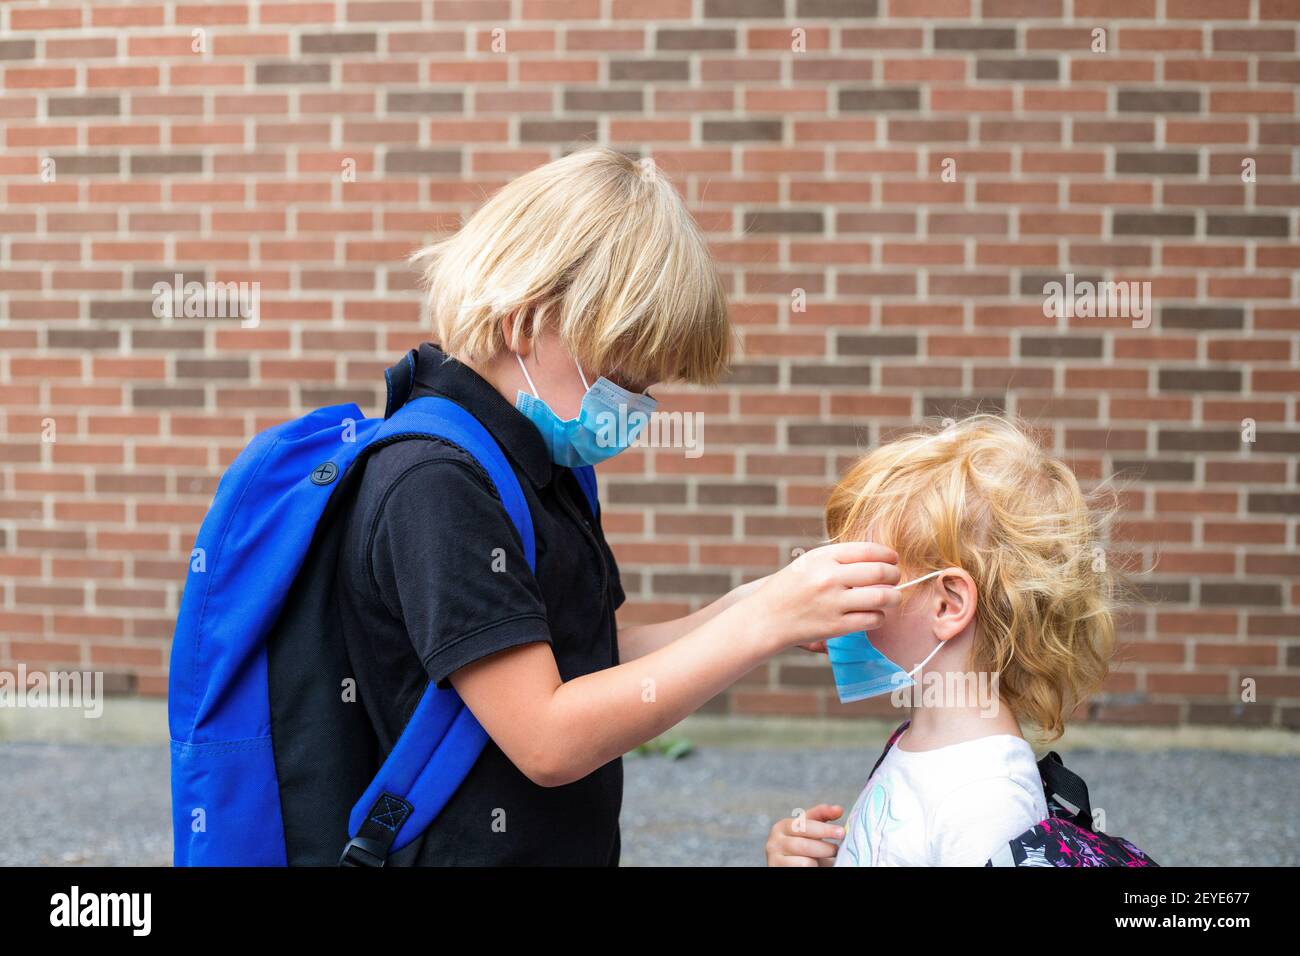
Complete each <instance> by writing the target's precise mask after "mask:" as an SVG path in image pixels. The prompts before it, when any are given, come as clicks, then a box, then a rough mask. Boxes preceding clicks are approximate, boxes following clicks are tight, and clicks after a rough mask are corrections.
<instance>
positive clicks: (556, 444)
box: [515, 353, 659, 468]
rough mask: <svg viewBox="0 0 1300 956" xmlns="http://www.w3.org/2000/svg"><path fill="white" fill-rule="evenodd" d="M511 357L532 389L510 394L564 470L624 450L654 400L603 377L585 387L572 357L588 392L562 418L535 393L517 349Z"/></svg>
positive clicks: (592, 463) (646, 419) (593, 461)
mask: <svg viewBox="0 0 1300 956" xmlns="http://www.w3.org/2000/svg"><path fill="white" fill-rule="evenodd" d="M515 359H516V360H517V361H518V362H519V368H520V369H521V370H522V371H523V373H524V378H525V379H527V381H528V387H529V388H530V389H532V392H533V394H531V395H529V394H528V393H527V392H520V393H519V394H518V395H517V396H516V398H515V408H517V409H519V411H521V412H522V413H523V415H524V417H525V418H527V419H528V420H529V421H530V422H532V423H533V424H534V425H535V426H536V427H537V430H538V431H539V432H541V433H542V441H544V442H545V443H546V450H547V451H549V452H550V453H551V461H553V462H555V463H556V464H557V465H563V466H564V467H566V468H578V467H580V466H582V465H598V464H600V463H601V462H602V461H606V460H608V459H610V458H613V457H614V456H615V455H617V454H618V453H619V452H621V451H624V450H625V449H626V448H627V447H628V446H629V445H631V444H632V442H633V441H634V440H635V439H636V436H637V434H638V433H640V431H641V429H642V428H644V427H645V425H646V423H647V422H648V421H649V420H650V415H651V413H653V412H654V410H655V407H656V406H657V405H658V404H659V403H658V402H657V401H655V399H653V398H651V397H650V396H649V395H642V394H638V393H636V392H629V391H628V390H627V389H625V388H620V387H619V386H618V385H615V384H614V383H613V382H611V381H610V380H609V379H607V378H605V377H604V376H603V375H602V376H601V377H600V378H598V379H596V382H595V384H594V385H590V386H589V385H587V376H585V375H583V374H582V366H581V365H578V362H577V360H576V359H575V360H574V363H573V364H574V365H575V366H577V369H578V377H579V378H580V379H582V385H583V387H584V388H586V389H587V393H586V394H585V395H583V396H582V406H581V408H580V409H579V410H578V417H577V418H570V419H568V420H567V421H565V420H561V418H560V417H559V416H558V415H556V414H555V412H553V411H551V409H550V406H548V405H547V404H546V403H545V402H544V401H542V397H541V396H540V395H538V394H537V386H536V385H534V384H533V378H532V376H531V375H529V374H528V369H527V367H526V366H525V365H524V360H523V359H522V358H521V357H520V356H519V354H518V353H515Z"/></svg>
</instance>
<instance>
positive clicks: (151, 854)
mask: <svg viewBox="0 0 1300 956" xmlns="http://www.w3.org/2000/svg"><path fill="white" fill-rule="evenodd" d="M876 755H877V754H876V751H875V749H874V747H873V748H871V749H869V750H868V749H861V748H849V747H831V748H825V749H814V750H801V749H795V748H788V747H766V748H759V747H754V746H743V747H739V746H737V747H731V746H725V747H724V746H710V747H701V748H699V749H697V750H696V751H695V752H694V753H692V754H691V755H690V756H688V757H685V758H683V759H681V760H677V761H670V760H667V759H666V758H663V757H659V756H647V757H632V758H628V759H627V760H626V761H625V766H626V777H627V788H626V796H625V800H624V804H623V818H622V819H623V863H624V865H625V866H656V865H660V866H662V865H682V866H754V865H759V864H761V863H762V860H763V840H764V838H765V836H766V834H767V830H768V828H769V827H770V826H771V824H772V822H773V820H775V819H776V818H777V817H780V816H784V815H787V814H789V813H790V812H791V811H792V810H793V809H794V807H796V806H808V805H811V804H813V803H817V802H820V801H823V800H825V801H826V802H830V803H836V802H838V803H841V804H843V805H845V806H849V805H851V804H852V802H853V799H854V797H856V795H857V793H858V790H859V788H860V787H861V785H862V782H863V777H864V776H865V774H866V773H867V771H868V770H870V768H871V763H872V761H873V760H874V759H875V757H876ZM1066 763H1067V764H1068V765H1069V766H1071V767H1072V768H1074V769H1076V770H1078V771H1079V772H1080V773H1081V774H1082V775H1083V776H1084V777H1085V778H1086V779H1087V780H1088V783H1089V786H1090V787H1091V790H1092V794H1093V800H1094V802H1095V803H1096V804H1097V805H1099V806H1101V807H1103V808H1104V809H1105V810H1106V812H1107V829H1108V830H1109V831H1111V832H1112V833H1117V834H1119V835H1121V836H1124V837H1127V838H1128V839H1130V840H1132V841H1133V842H1135V843H1137V844H1138V845H1139V846H1141V847H1142V848H1144V849H1145V850H1147V851H1148V852H1149V853H1150V854H1151V855H1152V856H1153V857H1154V858H1155V860H1156V861H1157V862H1159V863H1163V864H1166V865H1176V864H1181V865H1195V866H1252V865H1253V866H1260V865H1284V866H1295V865H1297V864H1300V851H1298V850H1297V846H1298V845H1300V815H1297V814H1296V812H1295V809H1294V808H1295V795H1296V790H1297V786H1298V785H1300V758H1295V757H1273V756H1256V755H1249V754H1230V753H1218V752H1211V751H1172V752H1161V753H1150V752H1148V753H1133V752H1118V751H1086V750H1077V751H1072V752H1070V753H1068V754H1066ZM170 858H171V834H170V829H169V823H168V795H167V750H166V748H165V747H161V746H121V745H119V746H113V745H102V744H94V745H91V744H37V743H3V744H0V865H3V866H13V865H21V864H26V865H32V864H36V865H73V866H75V865H107V866H121V865H149V864H166V863H168V862H169V861H170Z"/></svg>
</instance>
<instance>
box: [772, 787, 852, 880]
mask: <svg viewBox="0 0 1300 956" xmlns="http://www.w3.org/2000/svg"><path fill="white" fill-rule="evenodd" d="M843 813H844V808H843V807H841V806H839V805H838V804H835V805H828V804H825V803H819V804H818V805H817V806H815V807H813V808H812V809H811V810H809V811H808V812H807V813H806V814H804V816H803V817H786V818H785V819H784V820H778V821H776V823H774V824H772V829H771V831H770V832H769V833H768V835H767V847H766V850H767V865H768V866H834V865H835V854H836V853H838V852H839V847H837V846H836V845H835V844H833V843H827V842H826V841H827V840H842V839H844V828H843V827H841V826H838V825H837V824H835V823H834V822H833V821H835V820H838V819H839V818H840V816H841V815H842V814H843Z"/></svg>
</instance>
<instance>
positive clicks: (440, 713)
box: [339, 396, 537, 866]
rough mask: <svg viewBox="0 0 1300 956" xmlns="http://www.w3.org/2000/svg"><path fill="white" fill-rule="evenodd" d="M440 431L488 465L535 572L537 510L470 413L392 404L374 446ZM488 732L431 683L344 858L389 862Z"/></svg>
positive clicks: (422, 402)
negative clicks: (394, 407)
mask: <svg viewBox="0 0 1300 956" xmlns="http://www.w3.org/2000/svg"><path fill="white" fill-rule="evenodd" d="M413 435H424V436H430V437H434V438H441V439H444V440H446V441H449V442H451V443H452V444H454V445H456V446H458V447H459V448H461V449H462V450H464V451H465V452H467V453H468V454H470V455H471V456H472V457H473V458H474V459H475V460H477V461H478V463H479V464H480V465H482V466H483V469H484V471H486V472H487V475H488V477H489V478H490V479H491V481H492V484H493V486H494V487H495V489H496V492H497V495H498V496H499V497H500V498H501V503H502V504H503V505H504V506H505V509H506V513H507V514H508V515H509V516H510V520H511V521H512V522H513V523H514V525H515V528H516V530H517V531H518V532H519V537H520V540H521V541H522V543H523V548H524V556H525V557H526V558H527V560H528V566H529V568H532V569H533V570H534V571H536V561H537V550H536V541H535V539H534V535H533V521H532V516H531V514H530V513H529V511H528V501H527V499H525V498H524V493H523V489H522V488H521V487H520V485H519V479H518V478H516V477H515V473H514V470H513V469H512V468H511V467H510V463H509V462H508V461H507V460H506V457H505V454H504V453H503V452H502V451H501V448H500V446H499V445H498V444H497V443H496V440H495V439H494V438H493V437H492V436H491V434H490V433H489V432H488V430H487V429H486V428H484V427H483V425H482V424H481V423H480V422H479V421H478V419H476V418H475V417H474V416H473V415H471V414H470V413H469V412H467V411H465V409H463V408H461V407H460V406H459V405H457V404H455V403H454V402H452V401H450V400H448V399H445V398H438V397H433V396H428V397H424V398H417V399H415V400H413V401H411V402H408V403H406V404H404V405H402V406H401V407H400V408H399V409H397V410H396V411H393V412H392V414H391V417H390V418H389V419H388V420H387V421H385V422H384V424H383V426H382V427H381V428H380V429H379V432H378V433H377V434H376V435H375V437H374V439H373V441H372V443H371V444H372V446H376V445H377V444H378V443H381V442H387V441H395V440H398V439H400V438H402V437H411V436H413ZM487 739H488V737H487V732H486V731H485V730H483V728H482V726H481V725H480V724H479V722H478V720H477V719H475V717H474V715H473V714H472V713H471V712H470V710H469V708H468V707H466V706H465V703H464V702H463V701H462V700H461V699H460V695H458V694H457V693H456V692H455V690H452V689H447V690H440V689H438V688H437V687H436V686H435V685H434V684H432V683H430V684H429V686H428V687H427V688H426V689H425V692H424V696H423V697H421V698H420V702H419V704H417V705H416V708H415V712H414V713H413V714H412V715H411V718H410V720H408V721H407V723H406V727H405V728H403V730H402V734H401V736H400V737H398V739H397V742H396V743H395V744H394V745H393V749H392V751H391V752H390V753H389V754H388V757H387V759H386V760H385V761H384V764H383V766H382V767H380V768H379V772H378V773H377V774H376V775H375V777H374V779H373V780H372V781H371V782H370V785H369V786H368V787H367V788H366V791H365V793H363V794H362V795H361V798H360V799H359V800H358V801H357V802H356V804H355V805H354V806H353V808H352V813H351V816H350V818H349V822H348V833H349V835H350V836H351V837H352V839H351V840H350V841H349V842H348V844H347V846H346V847H344V849H343V856H342V858H341V859H340V860H339V863H340V865H348V866H382V865H383V864H384V862H385V860H386V859H387V858H388V856H389V854H391V853H394V852H396V851H397V850H400V849H402V847H404V846H406V845H407V844H409V843H411V842H412V841H413V840H415V839H416V838H417V837H418V836H419V835H420V834H421V833H423V832H424V830H425V829H426V828H427V827H428V826H429V824H430V823H432V822H433V819H434V818H435V817H436V816H437V815H438V814H439V813H440V812H441V811H442V808H443V806H445V805H446V803H447V801H448V800H449V799H450V798H451V796H452V794H453V793H455V791H456V789H457V788H458V787H459V786H460V784H461V782H462V781H463V780H464V779H465V777H466V776H467V775H468V774H469V772H470V769H471V768H472V767H473V766H474V762H475V761H476V760H478V757H479V754H480V753H482V751H483V747H484V745H485V744H486V743H487Z"/></svg>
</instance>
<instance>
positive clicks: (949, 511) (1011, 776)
mask: <svg viewBox="0 0 1300 956" xmlns="http://www.w3.org/2000/svg"><path fill="white" fill-rule="evenodd" d="M1099 515H1100V513H1099V512H1094V511H1092V510H1090V508H1089V506H1088V502H1087V501H1086V500H1085V498H1084V496H1083V494H1082V493H1081V492H1080V490H1079V484H1078V482H1077V481H1076V480H1075V477H1074V475H1073V474H1072V473H1071V472H1070V470H1069V468H1067V467H1066V466H1065V465H1064V464H1062V463H1061V462H1060V461H1057V460H1055V459H1053V458H1051V457H1049V456H1048V455H1046V454H1045V453H1044V452H1043V451H1042V449H1040V448H1039V447H1038V446H1037V445H1036V444H1035V443H1034V441H1033V440H1032V439H1031V438H1030V437H1029V436H1028V435H1027V434H1025V432H1024V431H1023V430H1021V429H1020V428H1018V427H1017V426H1015V425H1013V424H1012V423H1010V422H1007V421H1005V420H1002V419H999V418H995V417H992V416H976V417H973V418H970V419H967V420H965V421H962V422H959V423H957V424H955V425H951V426H950V427H948V428H947V429H945V430H943V431H940V432H937V433H935V432H930V433H925V434H918V435H911V436H909V437H906V438H902V439H899V440H897V441H893V442H890V443H889V444H886V445H884V446H882V447H880V448H878V449H876V450H875V451H873V452H871V453H870V454H869V455H867V456H866V457H865V458H863V459H862V461H860V462H859V463H858V464H857V465H856V466H855V467H854V468H853V469H852V470H851V471H850V472H849V473H848V474H847V475H846V476H845V477H844V479H843V480H842V481H841V482H840V483H839V485H838V486H837V487H836V488H835V490H834V492H833V493H832V495H831V499H830V502H829V504H828V505H827V509H826V523H827V527H828V529H829V531H830V534H831V538H832V540H838V541H865V540H871V541H878V542H882V543H887V544H889V545H890V546H891V547H893V548H894V549H895V551H896V552H897V554H898V556H899V567H900V568H901V569H902V571H903V576H904V579H905V581H906V582H907V583H904V584H900V585H899V586H898V587H897V588H895V589H894V590H895V592H896V593H897V591H898V590H899V589H901V588H908V589H909V590H908V591H907V596H906V597H905V598H904V599H903V603H902V604H901V605H898V606H896V607H894V608H893V609H891V610H889V611H887V612H886V613H885V615H884V617H885V621H884V624H883V625H882V626H881V627H879V628H877V629H876V630H874V631H871V632H870V634H869V637H868V636H867V635H859V636H857V637H856V639H852V640H849V641H846V642H844V643H843V644H841V642H838V641H832V642H830V648H829V652H830V654H831V660H832V664H833V666H835V667H836V670H837V674H836V681H837V683H838V684H841V685H845V684H846V682H851V686H855V687H859V688H863V689H864V690H863V692H862V693H860V694H858V695H857V697H858V698H859V699H860V698H861V697H865V696H874V694H878V693H886V692H893V694H894V697H895V703H896V705H906V704H910V705H911V706H912V707H913V710H912V716H911V721H910V723H909V724H908V725H907V728H906V730H905V731H904V732H903V733H902V735H901V736H900V737H898V739H897V740H896V741H895V742H894V745H893V746H891V747H890V748H889V749H888V752H887V753H886V755H885V757H884V759H883V760H882V761H881V763H880V764H879V766H878V768H877V769H876V770H875V772H874V773H872V774H871V775H870V778H869V779H868V781H867V784H866V787H865V788H864V789H863V791H862V794H861V795H860V796H859V797H858V800H857V802H856V803H855V805H854V807H853V810H852V812H851V813H850V814H849V819H848V823H847V825H846V827H844V828H841V827H839V826H837V825H836V824H835V823H834V821H836V820H837V819H839V817H840V816H841V814H842V813H843V809H842V808H841V807H838V806H827V805H825V804H821V805H819V806H817V807H814V808H813V809H812V810H811V811H809V812H808V814H807V815H806V818H805V817H802V816H801V818H800V819H799V820H797V821H796V820H795V819H785V820H781V821H779V822H778V823H777V824H776V825H775V826H773V827H772V830H771V833H770V835H769V840H768V844H767V859H768V863H769V865H772V866H830V865H832V864H833V865H835V866H967V865H969V866H978V865H982V864H983V863H984V862H985V861H987V860H988V859H989V858H990V856H992V854H993V852H994V851H995V850H996V849H998V847H999V846H1000V845H1001V844H1003V843H1005V842H1006V841H1008V840H1010V839H1012V838H1014V837H1016V836H1018V835H1019V834H1021V833H1022V832H1024V831H1025V830H1027V829H1029V828H1030V827H1031V826H1033V825H1034V824H1036V823H1038V822H1039V821H1040V820H1042V819H1043V818H1044V817H1046V816H1047V806H1046V802H1045V799H1044V795H1043V787H1042V783H1041V782H1040V780H1039V774H1038V769H1037V765H1036V762H1035V757H1034V752H1033V750H1032V749H1031V748H1030V746H1029V744H1028V743H1027V742H1026V741H1025V739H1024V737H1023V736H1022V734H1021V730H1020V722H1021V721H1026V722H1028V723H1030V724H1032V725H1034V726H1035V727H1037V728H1038V729H1039V730H1041V731H1042V733H1043V735H1044V737H1045V738H1046V739H1049V740H1050V739H1054V738H1056V737H1059V736H1060V735H1061V733H1062V731H1063V729H1064V723H1065V717H1066V715H1067V714H1069V713H1071V712H1072V711H1073V710H1074V708H1075V707H1076V706H1077V705H1078V704H1079V702H1080V701H1082V700H1083V699H1084V698H1085V697H1087V695H1088V694H1089V693H1091V692H1092V691H1093V690H1095V689H1096V688H1097V687H1098V686H1099V685H1100V684H1101V682H1102V679H1103V678H1104V677H1105V676H1106V672H1107V666H1108V661H1109V658H1110V654H1111V651H1112V647H1113V641H1114V625H1113V620H1112V598H1111V595H1112V583H1111V577H1110V575H1109V574H1108V573H1107V571H1106V564H1105V561H1104V560H1103V559H1101V558H1100V557H1099V556H1100V546H1099V527H1098V524H1099ZM922 666H923V667H924V669H925V670H924V671H923V672H922V671H921V670H920V668H921V667H922ZM918 682H919V683H918ZM840 839H842V840H843V842H842V843H841V844H840V846H839V847H838V848H837V847H836V846H835V845H834V844H832V843H829V842H826V841H827V840H840Z"/></svg>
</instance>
